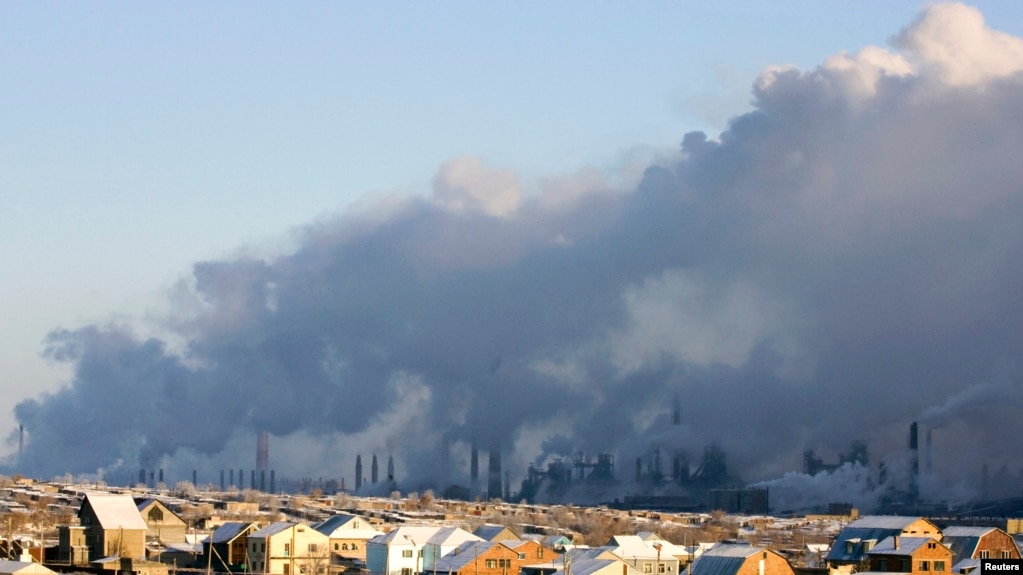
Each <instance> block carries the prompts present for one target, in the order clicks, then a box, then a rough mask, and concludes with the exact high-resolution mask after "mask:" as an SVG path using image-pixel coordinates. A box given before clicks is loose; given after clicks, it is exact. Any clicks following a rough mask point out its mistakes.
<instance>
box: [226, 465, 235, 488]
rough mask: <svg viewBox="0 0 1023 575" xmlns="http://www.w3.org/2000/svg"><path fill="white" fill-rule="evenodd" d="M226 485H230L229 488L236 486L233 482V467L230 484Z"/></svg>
mask: <svg viewBox="0 0 1023 575" xmlns="http://www.w3.org/2000/svg"><path fill="white" fill-rule="evenodd" d="M228 485H230V486H231V487H234V486H235V485H236V484H235V482H234V468H233V467H232V468H231V482H230V483H228Z"/></svg>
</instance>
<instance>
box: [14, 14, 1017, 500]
mask: <svg viewBox="0 0 1023 575" xmlns="http://www.w3.org/2000/svg"><path fill="white" fill-rule="evenodd" d="M1021 71H1023V41H1021V40H1020V39H1018V38H1015V37H1011V36H1008V35H1006V34H1003V33H1000V32H997V31H994V30H991V29H989V28H987V27H986V26H985V24H984V22H983V18H982V16H981V14H980V13H979V12H977V11H976V10H975V9H973V8H970V7H967V6H963V5H958V4H940V5H934V6H931V7H929V8H927V9H926V10H925V11H924V12H923V13H922V14H921V15H920V16H919V18H918V19H917V20H916V21H914V22H912V23H911V24H910V25H909V26H907V27H906V28H905V29H904V30H902V31H901V32H900V33H899V34H897V35H896V36H895V37H894V40H893V43H892V47H891V48H888V49H886V48H878V47H870V48H866V49H864V50H862V51H861V52H859V53H857V54H840V55H836V56H834V57H832V58H829V59H828V60H826V61H825V62H824V63H823V64H822V65H820V66H818V67H817V68H815V69H813V70H809V71H801V70H797V69H792V68H772V69H768V70H766V71H764V72H763V73H762V74H761V76H760V77H759V78H757V79H756V82H755V83H754V86H753V96H754V100H753V105H754V107H753V110H752V111H751V112H749V113H746V114H742V115H739V116H736V117H735V118H733V120H732V121H731V122H730V124H729V127H728V129H727V130H726V131H725V132H724V133H722V134H721V135H720V137H719V138H718V139H716V140H715V139H713V138H708V137H707V136H706V135H705V134H703V133H699V132H693V133H689V134H685V136H684V138H683V139H682V146H681V154H680V155H678V156H675V157H672V158H670V159H666V160H664V161H662V162H658V163H657V164H656V165H651V166H649V167H648V168H647V169H646V170H645V173H644V174H643V177H642V179H641V181H640V182H639V184H638V185H637V186H635V187H634V188H632V189H624V188H623V187H621V186H615V185H613V184H611V183H608V182H606V181H603V180H602V179H601V178H600V177H598V176H595V175H594V174H593V173H589V172H586V173H581V174H575V175H570V176H566V177H564V178H561V179H558V180H552V181H550V182H547V183H546V185H545V186H544V189H543V190H542V192H541V193H536V194H530V193H526V192H525V191H524V189H523V187H522V186H521V185H520V182H519V180H518V178H517V176H516V175H515V174H514V173H512V172H510V171H501V170H492V169H490V168H488V167H487V166H485V165H484V163H483V162H482V161H481V160H479V159H477V158H472V157H466V158H459V159H455V160H452V161H451V162H449V163H447V164H445V165H444V166H442V167H441V168H440V169H439V171H438V174H437V176H436V178H435V180H434V193H433V195H432V196H431V197H402V198H393V197H392V198H384V199H380V200H378V201H377V202H376V203H374V204H372V205H369V206H365V207H363V208H362V209H360V210H355V211H351V212H348V213H344V214H341V215H338V216H336V217H335V218H334V219H332V220H331V221H326V222H319V223H316V224H313V225H310V226H308V228H306V229H305V230H304V231H303V232H302V238H301V242H300V245H299V246H298V247H297V249H295V250H294V251H293V252H291V253H289V254H287V255H283V256H280V257H276V258H274V259H269V260H265V261H259V260H255V259H245V258H239V259H234V260H222V261H207V262H201V263H198V264H196V265H195V267H194V271H193V279H194V282H193V284H192V285H190V286H188V288H187V290H185V293H183V294H181V295H180V297H179V300H180V301H178V303H177V304H176V305H177V306H178V307H177V310H176V313H175V316H174V318H175V321H174V322H173V324H169V329H170V330H171V335H170V336H168V337H166V338H162V339H161V338H153V339H141V338H139V337H137V336H135V335H133V334H132V333H131V332H130V331H129V330H128V329H127V328H124V327H120V326H118V325H93V326H86V327H82V328H79V329H74V330H58V331H55V332H53V334H52V335H51V336H50V337H49V339H48V340H47V342H46V351H45V353H46V355H48V356H49V357H52V358H53V359H55V360H58V361H63V362H69V363H71V364H72V365H73V366H74V376H73V379H72V380H71V381H69V382H68V385H67V386H66V387H65V388H63V389H62V390H60V391H58V392H56V393H53V394H48V395H43V396H41V397H38V398H37V399H32V400H27V401H23V402H21V403H20V404H18V405H17V406H16V408H15V410H16V415H17V418H18V420H19V421H20V422H21V423H23V424H24V426H25V429H26V431H27V433H28V436H29V439H30V441H29V442H28V444H27V446H26V453H25V457H24V459H23V461H22V463H21V466H22V468H23V469H26V470H31V471H32V472H34V473H36V474H40V475H47V474H57V473H63V472H66V471H71V472H94V471H95V470H97V469H105V470H107V472H108V473H112V472H113V471H112V470H116V469H123V471H124V473H125V474H126V476H127V473H128V472H129V470H135V469H138V465H142V466H145V467H147V468H151V467H153V466H156V465H160V466H162V467H166V468H168V469H170V470H171V473H172V476H173V470H175V469H177V470H178V474H177V476H178V477H181V478H184V477H186V474H188V473H190V470H191V469H192V468H199V469H200V470H201V473H200V474H201V475H202V476H203V477H206V478H207V479H206V480H207V481H210V482H213V473H214V472H215V471H214V470H217V469H222V468H239V467H244V468H246V469H249V468H251V467H252V463H251V462H252V459H253V457H252V456H253V452H254V446H255V440H254V437H255V434H256V433H257V432H258V431H259V430H267V431H269V432H270V433H271V434H273V435H274V436H275V438H276V439H274V444H273V445H274V449H273V451H272V452H271V457H272V459H274V461H273V462H272V463H271V466H272V467H275V468H277V469H278V474H280V475H281V476H285V475H287V476H327V477H335V478H336V477H340V476H348V477H349V479H348V482H349V485H352V484H354V481H352V479H351V472H350V470H351V469H353V467H354V461H355V454H356V453H363V454H369V453H373V452H377V453H380V454H381V456H383V454H384V453H391V454H393V455H394V457H395V461H396V463H397V468H398V480H399V483H401V484H403V485H404V486H407V487H409V488H412V487H419V486H431V485H432V486H436V487H440V486H443V485H446V484H448V483H452V482H457V483H462V484H465V483H466V481H467V476H468V445H469V444H470V443H471V442H473V441H475V442H476V443H477V444H478V445H479V446H480V447H481V449H483V450H485V449H487V448H489V447H490V446H500V447H501V449H502V450H503V451H504V453H505V457H504V466H505V469H506V470H508V471H510V472H511V473H512V477H513V478H514V477H517V476H520V474H521V472H522V471H523V470H524V468H525V466H526V465H527V464H528V463H529V462H533V461H537V462H542V461H543V460H544V458H546V457H548V456H559V455H560V456H567V455H569V454H570V453H573V452H576V451H584V452H586V453H590V454H595V453H597V452H612V453H616V454H617V456H618V461H619V469H618V475H619V477H620V478H623V479H625V478H628V475H629V473H628V469H629V466H628V465H627V464H624V465H623V463H625V462H629V461H634V459H635V457H637V456H640V455H642V454H644V453H646V452H647V451H649V450H650V449H652V448H658V447H664V448H668V447H672V446H679V447H683V448H685V449H686V450H688V452H689V454H690V457H691V459H693V460H696V459H698V456H699V454H700V453H701V452H702V448H703V446H704V445H706V444H708V443H710V442H716V443H717V444H718V445H720V446H721V447H722V448H723V449H724V450H725V451H726V452H727V453H728V463H729V467H730V470H731V471H732V472H733V473H735V474H738V475H741V476H743V477H744V478H745V479H747V480H760V479H767V478H772V477H779V476H781V475H782V474H783V473H784V472H786V471H789V470H793V469H799V468H800V467H801V454H802V451H803V450H804V449H806V448H814V449H816V450H818V453H821V454H824V455H827V454H830V453H837V452H838V451H839V450H842V449H844V448H845V447H846V446H847V445H848V444H849V442H850V441H851V440H853V439H865V440H868V442H869V444H870V449H871V452H872V455H876V456H878V458H879V457H880V456H882V455H884V454H887V453H896V452H899V451H901V450H904V449H905V432H906V430H907V429H908V425H909V422H910V421H913V420H915V419H917V418H919V417H920V416H921V414H926V415H927V418H926V419H927V423H926V425H929V426H931V427H934V428H936V429H938V428H940V430H939V431H937V432H936V433H935V444H936V446H935V453H936V461H935V472H936V473H938V474H941V476H942V477H943V478H944V479H943V481H942V482H941V483H942V484H944V485H949V486H961V485H962V484H963V483H964V482H966V483H969V482H971V481H976V479H977V477H979V473H980V466H981V464H982V463H984V462H991V463H993V464H1002V465H1008V466H1010V467H1012V468H1014V469H1015V468H1018V467H1019V465H1020V463H1021V462H1020V460H1019V456H1018V454H1006V453H1005V450H1004V448H1003V445H1004V438H1007V437H1014V436H1018V435H1019V433H1020V432H1023V419H1021V418H1019V417H1017V416H1011V417H1010V416H1009V415H1010V414H1014V413H1015V414H1018V409H1019V406H1020V403H1021V402H1020V397H1021V394H1020V391H1019V389H1020V387H1019V383H1018V382H1019V381H1020V368H1021V365H1020V353H1019V352H1020V350H1021V349H1023V329H1020V326H1021V325H1023V298H1021V297H1020V296H1019V294H1020V291H1021V289H1023V266H1020V265H1019V264H1020V262H1021V261H1023V226H1021V225H1020V222H1021V221H1023V187H1021V186H1023V184H1021V182H1023V161H1021V160H1020V158H1023V107H1021V106H1020V102H1023V72H1021ZM178 341H180V342H183V344H181V345H178V344H176V343H175V344H172V342H178ZM985 390H992V391H996V392H997V393H995V394H993V395H992V397H997V398H999V399H998V400H997V402H992V403H990V404H985V402H984V398H983V397H981V396H982V392H983V391H985ZM964 393H965V394H966V395H965V396H963V397H964V398H965V400H966V401H964V402H962V403H965V404H968V405H969V406H972V408H971V409H969V410H966V411H959V410H956V409H953V408H954V407H955V406H956V405H957V401H955V400H954V398H955V397H959V396H960V395H961V394H964ZM676 394H677V395H678V396H679V398H680V400H681V403H682V409H683V412H684V416H683V417H684V421H685V425H684V426H683V428H682V429H681V430H678V429H672V426H671V405H672V398H673V397H674V395H676ZM445 446H447V447H448V449H449V450H450V453H451V459H450V460H447V459H446V458H445V456H443V453H444V452H445ZM953 458H954V462H955V464H954V465H953V464H952V463H950V462H951V461H953ZM364 461H367V459H366V456H364ZM942 461H944V462H946V464H945V465H943V464H942ZM481 466H482V464H481ZM852 475H855V473H853V474H852ZM852 475H848V474H847V475H843V476H841V477H840V478H837V479H836V481H842V482H845V483H849V484H852V485H855V484H857V482H856V481H854V480H850V479H849V477H851V476H852ZM800 480H801V481H803V480H805V478H803V479H800ZM514 489H515V488H514V487H513V491H514ZM935 489H938V490H940V488H939V487H936V488H935Z"/></svg>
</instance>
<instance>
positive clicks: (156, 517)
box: [149, 505, 163, 523]
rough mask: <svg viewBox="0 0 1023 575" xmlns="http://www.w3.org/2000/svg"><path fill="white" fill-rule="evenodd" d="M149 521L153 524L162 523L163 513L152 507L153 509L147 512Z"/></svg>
mask: <svg viewBox="0 0 1023 575" xmlns="http://www.w3.org/2000/svg"><path fill="white" fill-rule="evenodd" d="M149 520H150V521H152V522H154V523H159V522H161V521H163V511H161V510H160V508H159V507H157V506H155V505H154V506H153V508H152V509H150V510H149Z"/></svg>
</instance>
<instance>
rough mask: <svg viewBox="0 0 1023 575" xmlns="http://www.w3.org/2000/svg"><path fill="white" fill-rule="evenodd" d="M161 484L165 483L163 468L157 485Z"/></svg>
mask: <svg viewBox="0 0 1023 575" xmlns="http://www.w3.org/2000/svg"><path fill="white" fill-rule="evenodd" d="M160 483H163V468H162V467H161V468H160V480H159V482H158V483H157V485H159V484H160Z"/></svg>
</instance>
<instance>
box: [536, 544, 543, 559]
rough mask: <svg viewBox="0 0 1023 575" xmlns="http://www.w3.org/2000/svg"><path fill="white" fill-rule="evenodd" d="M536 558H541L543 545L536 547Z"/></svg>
mask: <svg viewBox="0 0 1023 575" xmlns="http://www.w3.org/2000/svg"><path fill="white" fill-rule="evenodd" d="M536 558H537V559H543V547H537V548H536Z"/></svg>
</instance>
